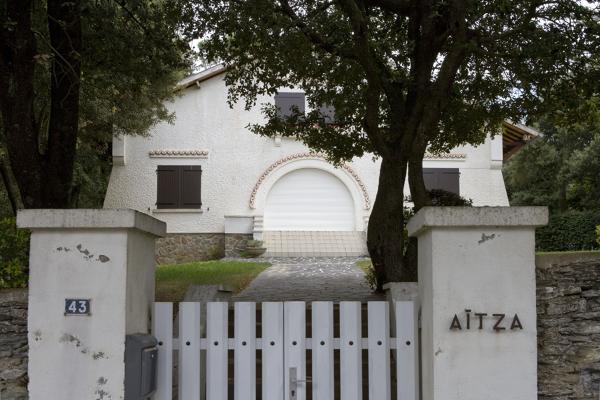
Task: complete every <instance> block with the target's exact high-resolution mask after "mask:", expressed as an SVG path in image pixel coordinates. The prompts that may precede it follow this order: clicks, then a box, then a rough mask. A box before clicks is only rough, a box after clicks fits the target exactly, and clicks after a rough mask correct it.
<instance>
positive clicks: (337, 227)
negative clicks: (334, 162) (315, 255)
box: [264, 168, 355, 231]
mask: <svg viewBox="0 0 600 400" xmlns="http://www.w3.org/2000/svg"><path fill="white" fill-rule="evenodd" d="M264 229H265V231H354V230H355V210H354V201H353V199H352V195H351V194H350V192H349V190H348V188H347V187H346V185H345V184H344V183H343V182H341V181H340V180H339V179H338V178H337V177H335V176H334V175H332V174H330V173H329V172H327V171H324V170H322V169H317V168H301V169H296V170H293V171H291V172H289V173H287V174H285V175H283V176H282V177H281V178H279V179H278V180H277V182H275V183H274V184H273V186H272V188H271V190H270V191H269V193H268V194H267V198H266V201H265V208H264Z"/></svg>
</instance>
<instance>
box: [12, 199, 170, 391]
mask: <svg viewBox="0 0 600 400" xmlns="http://www.w3.org/2000/svg"><path fill="white" fill-rule="evenodd" d="M17 224H18V226H19V227H20V228H28V229H31V231H32V234H31V247H30V249H31V250H30V258H29V268H30V277H29V314H28V330H29V333H28V335H29V337H28V339H29V368H28V371H29V398H30V399H31V400H42V399H44V400H45V399H64V400H80V399H96V398H102V399H109V398H112V399H122V398H123V396H124V376H125V366H124V362H123V361H124V348H125V335H126V334H130V333H149V331H150V329H149V328H150V310H151V306H152V302H153V301H154V269H155V261H154V260H155V259H154V240H155V238H156V237H159V236H164V235H165V231H166V229H165V227H166V225H165V223H164V222H161V221H158V220H157V219H154V218H152V217H150V216H148V215H145V214H142V213H139V212H137V211H133V210H23V211H20V212H19V214H18V216H17ZM67 299H80V300H81V302H76V303H75V304H74V305H73V304H68V305H70V306H71V307H70V308H69V307H67V309H66V305H65V303H66V300H67ZM87 300H89V305H88V304H87V302H86V301H87ZM88 307H89V309H88ZM70 312H74V313H81V315H68V313H70Z"/></svg>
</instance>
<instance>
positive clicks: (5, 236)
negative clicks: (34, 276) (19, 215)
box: [0, 218, 29, 289]
mask: <svg viewBox="0 0 600 400" xmlns="http://www.w3.org/2000/svg"><path fill="white" fill-rule="evenodd" d="M28 265H29V231H26V230H23V229H17V226H16V224H15V219H14V218H2V219H0V289H6V288H18V287H25V286H27V279H28V275H29V268H28Z"/></svg>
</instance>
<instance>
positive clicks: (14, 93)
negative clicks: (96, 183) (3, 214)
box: [0, 0, 43, 208]
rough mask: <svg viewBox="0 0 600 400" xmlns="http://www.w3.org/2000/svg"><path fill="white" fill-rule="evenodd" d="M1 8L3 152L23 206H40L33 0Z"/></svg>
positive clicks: (13, 0) (10, 2)
mask: <svg viewBox="0 0 600 400" xmlns="http://www.w3.org/2000/svg"><path fill="white" fill-rule="evenodd" d="M0 8H1V10H0V12H2V20H1V21H0V25H1V26H0V46H1V51H2V57H0V111H1V112H2V123H3V126H4V133H5V143H6V149H7V151H8V158H9V161H10V165H11V167H12V170H13V173H14V177H15V180H16V182H17V185H18V186H19V191H20V193H21V199H22V200H23V205H24V206H25V207H26V208H35V207H41V206H42V196H41V187H42V182H43V179H42V170H43V161H42V157H41V155H40V153H39V147H38V132H37V128H36V126H35V117H34V113H33V99H34V90H33V82H34V69H35V54H36V43H35V37H34V35H33V31H32V29H31V13H32V0H19V1H15V0H12V1H8V2H7V3H6V5H5V6H3V7H0ZM4 12H6V14H4Z"/></svg>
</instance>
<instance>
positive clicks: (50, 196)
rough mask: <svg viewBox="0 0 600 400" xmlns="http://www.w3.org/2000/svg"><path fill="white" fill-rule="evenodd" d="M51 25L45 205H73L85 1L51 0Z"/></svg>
mask: <svg viewBox="0 0 600 400" xmlns="http://www.w3.org/2000/svg"><path fill="white" fill-rule="evenodd" d="M48 29H49V32H50V43H51V44H52V47H53V48H54V51H55V55H54V57H53V62H52V71H51V72H52V73H51V85H50V96H51V106H50V120H49V131H48V150H47V154H46V168H45V183H44V188H43V197H44V206H45V207H50V208H65V207H68V206H69V200H70V193H71V185H72V181H73V164H74V162H75V151H76V144H77V132H78V122H79V82H80V76H81V1H80V0H68V1H65V0H48Z"/></svg>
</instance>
